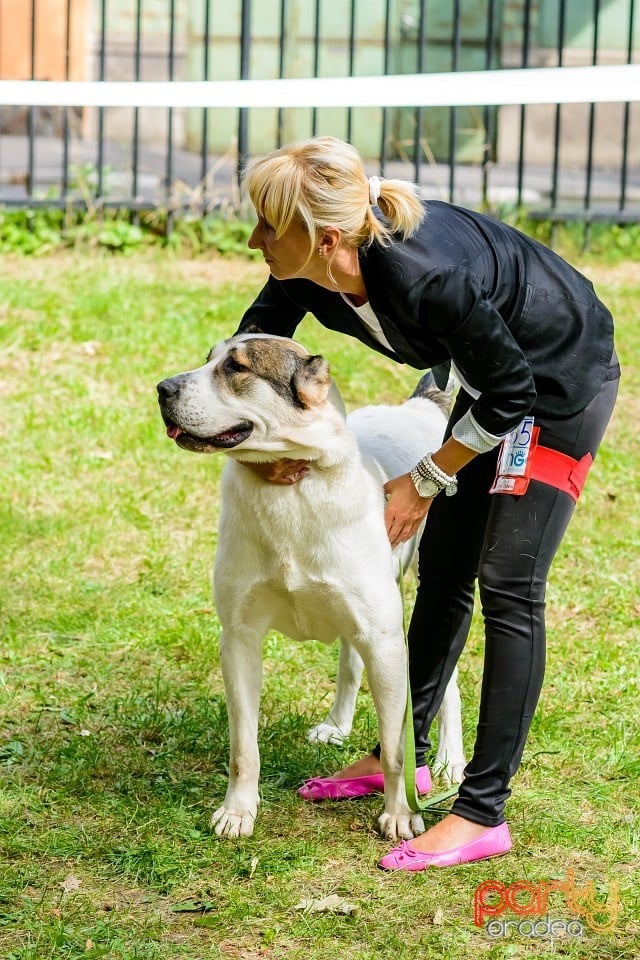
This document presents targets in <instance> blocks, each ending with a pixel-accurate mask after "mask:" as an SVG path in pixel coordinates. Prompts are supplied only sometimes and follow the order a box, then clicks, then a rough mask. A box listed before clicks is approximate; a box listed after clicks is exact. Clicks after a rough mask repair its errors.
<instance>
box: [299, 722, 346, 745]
mask: <svg viewBox="0 0 640 960" xmlns="http://www.w3.org/2000/svg"><path fill="white" fill-rule="evenodd" d="M348 735H349V731H348V730H347V731H345V730H341V729H340V728H339V727H336V726H335V724H333V723H329V722H327V721H326V720H325V722H324V723H318V724H317V725H316V726H315V727H311V729H310V730H307V740H308V741H309V743H333V744H335V745H336V746H338V747H341V746H342V744H343V743H344V742H345V740H346V739H347V737H348Z"/></svg>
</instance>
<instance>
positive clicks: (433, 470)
mask: <svg viewBox="0 0 640 960" xmlns="http://www.w3.org/2000/svg"><path fill="white" fill-rule="evenodd" d="M414 470H416V471H417V473H419V474H420V476H421V477H422V479H423V480H433V482H434V483H435V484H436V485H437V486H438V487H440V489H441V490H444V491H445V493H446V495H447V496H448V497H451V496H453V495H454V494H455V493H456V491H457V489H458V478H457V476H456V475H455V473H454V474H453V476H451V477H450V476H449V474H448V473H445V472H444V470H441V469H440V467H438V466H437V465H436V464H435V463H434V462H433V458H432V456H431V454H430V453H428V454H427V455H426V456H425V457H423V458H422V460H418V462H417V463H416V465H415V467H414Z"/></svg>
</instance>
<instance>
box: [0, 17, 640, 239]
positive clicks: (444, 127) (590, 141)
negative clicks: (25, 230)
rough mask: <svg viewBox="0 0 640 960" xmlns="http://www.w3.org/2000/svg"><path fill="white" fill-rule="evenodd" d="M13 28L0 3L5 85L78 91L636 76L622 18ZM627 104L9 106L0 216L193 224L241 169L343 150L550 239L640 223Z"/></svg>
mask: <svg viewBox="0 0 640 960" xmlns="http://www.w3.org/2000/svg"><path fill="white" fill-rule="evenodd" d="M463 8H464V9H463ZM15 10H16V7H15V5H12V6H10V7H9V6H7V4H6V3H5V2H3V0H0V78H1V79H5V80H6V79H20V78H22V79H41V80H50V79H66V80H68V79H73V78H74V77H75V78H78V77H79V71H80V73H81V71H82V70H84V71H85V72H84V75H83V78H85V79H96V80H134V81H135V80H144V79H165V80H170V81H171V80H176V79H189V80H216V79H230V78H240V79H248V78H251V79H259V78H267V77H268V78H272V77H278V78H285V77H295V76H314V77H322V76H357V75H371V74H372V73H376V74H378V75H388V74H398V73H415V72H417V73H424V72H443V71H445V72H446V71H463V70H478V69H480V70H499V69H500V68H503V67H510V68H513V67H516V68H522V69H525V70H527V71H529V73H530V74H531V82H532V84H535V69H536V67H539V66H559V67H563V66H574V65H599V64H604V63H628V64H631V63H634V62H635V63H637V62H639V61H640V41H639V36H640V17H639V16H638V10H637V4H636V0H519V2H518V0H512V2H511V3H503V2H502V0H466V2H465V4H463V3H462V0H439V2H438V3H437V4H436V3H434V2H430V0H270V2H269V3H268V4H265V3H262V2H257V0H256V2H252V0H227V2H226V3H225V4H224V7H223V5H221V4H219V3H216V0H190V2H188V0H164V2H162V0H97V2H95V3H93V4H88V3H87V0H24V3H23V5H22V21H21V23H20V24H19V25H18V24H17V23H16V22H15V19H12V18H15V16H16V14H15ZM274 11H275V13H276V15H275V16H274V15H273V14H274ZM54 14H55V17H56V18H57V29H55V30H52V25H51V18H52V17H53V16H54ZM80 21H82V24H81V27H82V29H80V30H79V28H78V27H79V22H80ZM55 37H57V38H58V41H57V42H59V44H60V45H61V47H60V49H59V50H58V51H57V56H56V55H55V54H56V51H55V50H54V49H53V45H54V43H55V42H56V41H55V39H54V38H55ZM2 38H5V42H4V44H3V43H2ZM92 38H93V39H92ZM83 44H84V46H83ZM87 65H88V67H87ZM638 99H639V98H638V91H635V96H630V102H628V103H624V104H598V105H596V104H591V105H575V104H570V103H566V104H558V105H548V106H537V105H536V106H524V105H522V106H516V107H484V108H482V107H479V108H468V107H456V106H452V107H438V108H415V109H409V108H402V109H400V108H385V109H371V108H368V109H365V108H346V107H336V108H322V109H319V108H315V109H314V108H311V107H310V108H308V109H301V108H296V109H283V108H280V109H274V110H273V111H265V110H260V111H258V110H254V109H251V108H250V107H249V108H247V107H243V108H240V109H237V110H234V111H230V110H229V109H227V110H224V111H222V110H217V109H206V110H195V109H177V108H166V109H164V110H162V109H158V108H153V109H146V108H140V107H130V108H127V107H119V108H104V107H103V108H88V107H83V105H82V104H78V106H77V108H68V107H65V108H58V109H54V108H50V109H49V108H47V109H45V108H42V107H36V106H27V107H25V108H22V109H20V108H17V107H11V106H10V105H5V106H0V204H4V205H7V206H34V205H46V206H60V207H69V206H78V205H79V206H82V205H88V206H109V205H111V206H122V207H128V208H130V209H132V210H136V209H141V208H150V207H163V208H166V209H167V211H176V210H178V209H185V208H188V209H191V210H192V211H193V212H194V213H195V214H198V215H200V214H203V213H206V212H207V211H209V210H211V209H214V208H216V207H219V206H221V205H232V206H235V205H237V203H238V199H239V193H238V174H239V171H240V170H241V169H242V166H243V164H244V162H245V161H246V158H247V157H249V156H251V155H252V154H255V153H261V152H265V151H266V150H269V149H271V148H272V147H273V146H275V145H279V144H280V143H282V142H283V141H284V140H290V139H296V138H299V137H303V136H310V135H315V134H318V133H333V134H335V135H337V136H343V137H345V138H347V139H349V140H352V141H353V142H354V143H355V144H356V146H358V147H359V149H360V150H361V152H362V153H363V155H365V156H366V158H367V161H368V163H370V165H371V168H372V171H380V172H381V173H382V174H383V175H384V174H387V175H391V174H393V175H397V174H401V175H404V176H408V177H410V178H412V179H414V180H415V181H417V182H418V183H420V184H421V186H422V187H423V190H424V192H425V194H428V195H437V196H441V197H444V198H445V199H449V200H452V201H454V202H460V203H463V204H465V205H468V206H484V207H488V208H491V209H495V210H498V211H499V210H501V209H504V208H505V207H516V206H517V207H525V208H528V209H530V210H531V212H532V214H533V215H534V216H539V217H543V216H544V217H546V218H549V219H552V220H554V219H555V220H559V219H570V218H578V219H581V220H583V221H585V222H591V221H593V220H596V219H609V220H615V221H618V222H629V221H640V102H638Z"/></svg>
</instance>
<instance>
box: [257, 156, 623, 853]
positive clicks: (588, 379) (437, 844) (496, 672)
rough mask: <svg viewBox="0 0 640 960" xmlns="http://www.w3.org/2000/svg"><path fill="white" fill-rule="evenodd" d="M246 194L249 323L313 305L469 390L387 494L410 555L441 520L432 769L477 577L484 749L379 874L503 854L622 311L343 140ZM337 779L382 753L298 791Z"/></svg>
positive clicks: (427, 710)
mask: <svg viewBox="0 0 640 960" xmlns="http://www.w3.org/2000/svg"><path fill="white" fill-rule="evenodd" d="M246 185H247V187H248V191H249V195H250V197H251V200H252V202H253V204H254V206H255V208H256V211H257V214H258V223H257V225H256V227H255V229H254V231H253V233H252V235H251V238H250V240H249V246H250V247H251V248H252V249H259V250H261V251H262V253H263V255H264V258H265V261H266V263H267V264H268V266H269V270H270V274H271V275H270V277H269V279H268V281H267V283H266V285H265V287H264V288H263V290H262V292H261V293H260V294H259V296H258V297H257V299H256V300H255V302H254V303H253V305H252V306H251V307H250V308H249V309H248V311H247V312H246V314H245V316H244V317H243V319H242V323H241V325H240V331H242V330H245V329H247V328H249V327H251V326H252V325H257V326H258V327H259V328H261V329H262V330H263V331H264V332H265V333H272V334H278V335H282V336H292V335H293V333H294V331H295V329H296V326H297V324H298V323H299V322H300V320H301V319H302V317H303V316H304V315H305V314H306V313H307V312H311V313H312V314H314V315H315V317H316V318H317V319H318V320H319V321H320V322H321V323H322V324H323V325H324V326H326V327H330V328H332V329H335V330H339V331H342V332H343V333H347V334H349V335H351V336H354V337H357V338H358V339H359V340H361V341H362V342H363V343H365V344H367V345H368V346H370V347H371V348H372V349H374V350H376V351H378V352H379V353H383V354H384V355H385V356H387V357H391V358H392V359H393V360H396V361H397V362H399V363H407V364H409V365H411V366H413V367H416V368H417V369H419V370H422V369H424V368H429V367H430V368H431V369H432V370H433V373H434V376H435V378H436V382H437V383H438V384H439V385H441V386H444V385H445V384H446V382H447V379H448V376H449V370H450V367H451V368H452V369H453V372H454V373H455V375H456V376H457V378H458V379H459V381H460V383H461V385H462V386H461V389H460V392H459V394H458V397H457V399H456V402H455V404H454V408H453V411H452V413H451V417H450V421H449V425H448V428H447V432H446V435H445V440H444V442H443V444H442V446H441V447H440V448H439V449H438V450H431V451H430V450H425V457H424V458H423V459H422V460H421V461H420V462H419V463H418V464H416V468H415V469H414V470H412V471H411V473H408V474H406V475H404V476H400V477H397V478H396V479H394V480H392V481H391V482H389V483H388V484H387V486H386V493H387V494H388V502H387V506H386V513H385V519H386V524H387V530H388V534H389V539H390V541H391V543H392V544H393V545H394V546H395V545H396V544H398V543H400V542H402V541H404V540H406V539H408V538H409V537H410V536H411V535H412V534H413V533H414V532H415V530H416V529H417V528H418V526H419V525H420V523H421V522H422V521H423V519H424V518H425V516H426V517H427V521H426V529H425V533H424V536H423V538H422V544H423V547H422V549H421V551H420V568H419V569H420V584H419V588H418V593H417V597H416V603H415V608H414V611H413V616H412V619H411V625H410V628H409V659H410V672H411V689H412V696H413V709H414V726H415V738H416V762H417V764H418V766H420V765H424V764H425V755H426V753H427V751H428V749H429V739H428V736H429V728H430V725H431V722H432V720H433V718H434V716H435V714H436V713H437V710H438V706H439V704H440V701H441V699H442V696H443V693H444V690H445V688H446V686H447V683H448V681H449V678H450V677H451V674H452V672H453V669H454V667H455V664H456V662H457V660H458V657H459V656H460V653H461V651H462V649H463V647H464V643H465V640H466V637H467V633H468V630H469V626H470V621H471V614H472V608H473V597H474V588H475V582H476V580H477V581H478V584H479V591H480V599H481V602H482V611H483V616H484V622H485V634H486V647H485V663H484V674H483V683H482V693H481V702H480V719H479V724H478V728H477V738H476V743H475V748H474V752H473V756H472V758H471V761H470V762H469V764H468V765H467V768H466V770H465V777H464V780H463V782H462V784H461V785H460V790H459V794H458V797H457V799H456V801H455V803H454V804H453V807H452V811H451V813H450V814H449V815H447V816H446V817H444V818H443V819H442V820H440V821H439V822H437V823H436V824H435V825H434V826H433V827H431V829H430V830H428V831H427V832H426V833H423V834H422V835H421V836H420V837H417V838H415V839H413V840H411V841H406V842H403V843H402V844H400V846H399V847H397V848H395V849H394V850H392V851H391V853H389V854H388V855H387V856H385V857H383V859H382V860H381V862H380V865H381V866H382V867H384V868H386V869H392V870H409V871H418V870H423V869H425V868H426V867H429V866H448V865H450V864H457V863H466V862H470V861H472V860H477V859H484V858H486V857H490V856H496V855H498V854H501V853H505V852H507V850H509V849H510V847H511V838H510V836H509V830H508V826H507V824H506V822H505V819H504V807H505V802H506V800H507V798H508V797H509V795H510V790H509V781H510V780H511V778H512V776H513V774H514V773H515V771H516V770H517V768H518V765H519V763H520V760H521V757H522V752H523V748H524V743H525V740H526V737H527V733H528V730H529V726H530V724H531V719H532V716H533V713H534V710H535V707H536V703H537V700H538V696H539V692H540V688H541V684H542V678H543V672H544V660H545V625H544V597H545V586H546V578H547V573H548V570H549V567H550V565H551V561H552V559H553V556H554V554H555V552H556V550H557V548H558V545H559V543H560V541H561V539H562V536H563V534H564V532H565V530H566V527H567V524H568V522H569V519H570V517H571V515H572V513H573V509H574V505H575V500H576V498H577V496H578V494H579V490H580V487H581V485H582V482H583V481H584V476H585V475H586V471H587V469H588V466H589V463H590V460H591V458H592V457H594V456H595V454H596V451H597V449H598V445H599V443H600V440H601V438H602V435H603V433H604V431H605V427H606V425H607V422H608V420H609V418H610V415H611V411H612V409H613V406H614V402H615V397H616V393H617V384H618V379H619V375H620V371H619V366H618V364H617V360H616V357H615V352H614V348H613V323H612V319H611V315H610V314H609V312H608V310H607V309H606V308H605V307H604V306H603V304H602V303H601V302H600V301H599V300H598V298H597V297H596V295H595V293H594V290H593V287H592V285H591V283H590V282H589V281H588V280H587V279H586V278H585V277H583V276H581V275H580V274H579V273H577V272H576V271H575V270H574V269H573V268H572V267H571V266H569V264H568V263H566V262H565V261H564V260H562V259H561V258H560V257H559V256H557V255H556V254H555V253H553V252H552V251H550V250H548V249H547V248H546V247H544V246H542V245H541V244H539V243H537V242H535V241H534V240H532V239H530V238H529V237H526V236H524V235H523V234H521V233H520V232H518V231H517V230H515V229H514V228H512V227H509V226H506V225H505V224H503V223H500V222H498V221H495V220H493V219H491V218H490V217H487V216H483V215H481V214H478V213H475V212H472V211H470V210H464V209H461V208H459V207H456V206H453V205H450V204H447V203H443V202H436V201H429V202H427V203H423V202H422V201H421V200H420V199H419V195H418V188H417V187H416V186H414V185H412V184H409V183H407V182H405V181H399V180H380V179H379V178H378V177H371V178H370V179H369V178H368V177H367V174H366V172H365V169H364V166H363V163H362V160H361V158H360V157H359V155H358V153H357V152H356V151H355V150H354V149H353V148H352V147H351V146H350V145H348V144H346V143H344V142H342V141H340V140H336V139H334V138H330V137H323V138H317V139H312V140H308V141H304V142H301V143H298V144H293V145H291V146H289V147H284V148H282V149H280V150H278V151H275V152H274V153H272V154H270V155H269V156H267V157H265V158H263V159H260V160H257V161H255V162H253V163H252V164H251V165H250V166H249V168H248V170H247V173H246ZM534 428H535V429H534ZM508 435H509V437H510V440H509V437H508ZM504 438H507V440H505V442H504V443H502V441H503V439H504ZM511 441H513V442H511ZM536 443H537V449H535V447H536ZM499 451H502V453H501V455H500V464H501V466H502V470H501V471H500V470H498V472H499V473H500V472H501V475H500V476H498V477H496V470H497V465H498V456H499ZM256 469H257V470H258V471H259V472H260V473H261V475H262V476H263V478H264V479H265V481H267V482H275V483H296V482H301V481H303V480H304V476H305V475H306V473H307V466H306V464H305V463H304V462H302V461H280V462H278V463H276V464H270V465H261V466H260V467H256ZM444 491H446V494H449V496H446V495H445V496H443V495H442V493H443V492H444ZM456 491H457V492H456ZM454 493H455V496H453V495H451V494H454ZM336 780H349V782H350V783H349V787H350V792H351V793H352V794H353V793H355V794H360V795H363V794H365V793H368V792H371V791H372V790H374V789H379V788H380V780H381V776H380V763H379V759H378V754H377V751H374V752H373V753H372V754H371V755H369V756H367V757H364V758H362V759H360V760H358V761H357V762H356V763H354V764H351V765H350V766H349V767H347V768H345V769H344V770H342V771H340V772H339V773H337V774H335V775H334V776H333V777H327V778H324V779H320V780H318V779H314V780H313V781H310V782H309V784H307V785H305V786H304V787H302V788H301V790H300V793H301V795H302V796H303V797H305V798H307V799H311V800H321V799H325V798H331V797H333V796H335V793H336V789H335V781H336Z"/></svg>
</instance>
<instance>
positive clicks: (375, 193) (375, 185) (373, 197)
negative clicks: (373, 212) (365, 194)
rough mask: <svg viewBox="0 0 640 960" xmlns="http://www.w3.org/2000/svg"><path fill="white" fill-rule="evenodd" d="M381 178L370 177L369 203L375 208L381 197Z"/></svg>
mask: <svg viewBox="0 0 640 960" xmlns="http://www.w3.org/2000/svg"><path fill="white" fill-rule="evenodd" d="M380 183H381V180H380V177H369V203H370V204H371V206H372V207H375V205H376V203H377V202H378V197H379V196H380Z"/></svg>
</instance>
